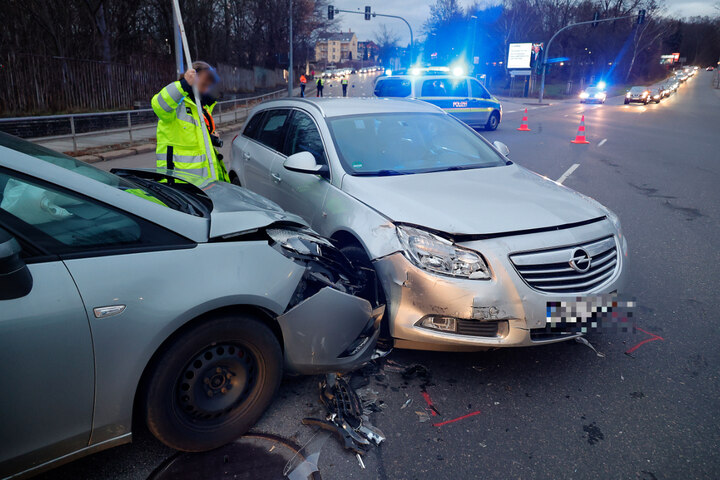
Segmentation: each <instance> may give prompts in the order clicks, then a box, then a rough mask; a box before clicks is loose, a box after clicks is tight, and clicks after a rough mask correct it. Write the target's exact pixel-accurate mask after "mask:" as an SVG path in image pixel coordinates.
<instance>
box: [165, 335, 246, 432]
mask: <svg viewBox="0 0 720 480" xmlns="http://www.w3.org/2000/svg"><path fill="white" fill-rule="evenodd" d="M257 365H258V362H257V358H256V357H255V354H254V353H253V352H251V351H250V350H249V349H247V348H245V347H243V346H240V345H236V344H217V345H211V346H208V347H206V348H204V349H203V350H202V351H200V352H199V353H198V354H197V355H195V357H193V358H192V360H190V362H188V364H187V365H186V366H185V368H184V369H183V371H182V372H181V374H180V376H179V378H178V381H177V385H176V388H175V391H176V392H175V393H176V399H177V402H176V405H177V406H178V408H179V411H180V412H181V414H182V416H183V417H184V418H186V419H187V420H190V421H191V422H193V423H198V422H201V423H205V424H209V425H216V424H220V423H223V422H225V421H226V420H227V418H228V416H229V415H231V414H232V412H233V411H234V410H236V409H237V408H238V407H240V406H241V405H242V404H243V403H244V402H245V401H246V400H247V399H248V397H249V396H250V394H251V393H252V391H253V389H254V388H255V386H256V385H257V382H258V366H257Z"/></svg>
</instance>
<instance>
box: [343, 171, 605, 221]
mask: <svg viewBox="0 0 720 480" xmlns="http://www.w3.org/2000/svg"><path fill="white" fill-rule="evenodd" d="M342 189H343V190H344V191H345V192H347V193H348V194H349V195H351V196H353V197H355V198H357V199H358V200H360V201H361V202H363V203H365V204H367V205H369V206H370V207H372V208H374V209H375V210H377V211H379V212H380V213H382V214H383V215H385V216H386V217H388V218H389V219H390V220H392V221H394V222H398V223H410V224H414V225H419V226H424V227H427V228H430V229H433V230H437V231H441V232H446V233H451V234H466V235H473V234H474V235H482V234H498V233H506V232H513V231H518V230H528V229H535V228H546V227H555V226H559V225H564V224H568V223H575V222H582V221H585V220H590V219H593V218H598V217H602V216H604V215H605V214H606V213H605V211H604V210H603V209H602V207H601V206H600V205H599V204H598V203H597V202H595V201H594V200H592V199H589V198H587V197H585V196H583V195H581V194H579V193H577V192H575V191H573V190H571V189H569V188H566V187H563V186H561V185H558V184H556V183H555V182H553V181H551V180H548V179H546V178H544V177H542V176H540V175H538V174H536V173H533V172H531V171H529V170H526V169H525V168H522V167H520V166H518V165H515V164H511V165H506V166H502V167H493V168H478V169H472V170H458V171H450V172H435V173H424V174H412V175H396V176H387V177H359V176H356V177H353V176H351V175H345V177H344V178H343V183H342Z"/></svg>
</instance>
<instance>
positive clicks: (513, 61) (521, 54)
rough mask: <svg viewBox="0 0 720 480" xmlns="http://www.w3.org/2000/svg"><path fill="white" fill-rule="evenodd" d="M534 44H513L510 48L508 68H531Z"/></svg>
mask: <svg viewBox="0 0 720 480" xmlns="http://www.w3.org/2000/svg"><path fill="white" fill-rule="evenodd" d="M532 46H533V44H532V43H511V44H510V48H508V61H507V68H518V69H522V68H530V58H531V57H532Z"/></svg>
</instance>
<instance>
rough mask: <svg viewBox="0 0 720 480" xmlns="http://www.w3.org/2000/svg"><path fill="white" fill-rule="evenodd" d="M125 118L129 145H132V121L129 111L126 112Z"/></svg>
mask: <svg viewBox="0 0 720 480" xmlns="http://www.w3.org/2000/svg"><path fill="white" fill-rule="evenodd" d="M127 119H128V137H130V145H132V143H133V138H132V121H131V120H130V112H128V114H127Z"/></svg>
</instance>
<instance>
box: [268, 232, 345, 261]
mask: <svg viewBox="0 0 720 480" xmlns="http://www.w3.org/2000/svg"><path fill="white" fill-rule="evenodd" d="M265 232H266V233H267V235H268V237H270V239H271V240H272V241H273V242H275V243H276V244H277V245H278V246H280V247H281V249H280V251H281V252H282V250H283V249H284V250H288V251H290V252H292V253H296V254H300V255H312V256H319V255H321V253H322V252H321V251H320V249H321V247H323V246H326V247H332V243H330V241H329V240H326V239H324V238H322V237H319V236H316V235H312V234H310V233H307V232H304V231H302V230H292V229H286V228H268V229H267V230H266V231H265Z"/></svg>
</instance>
